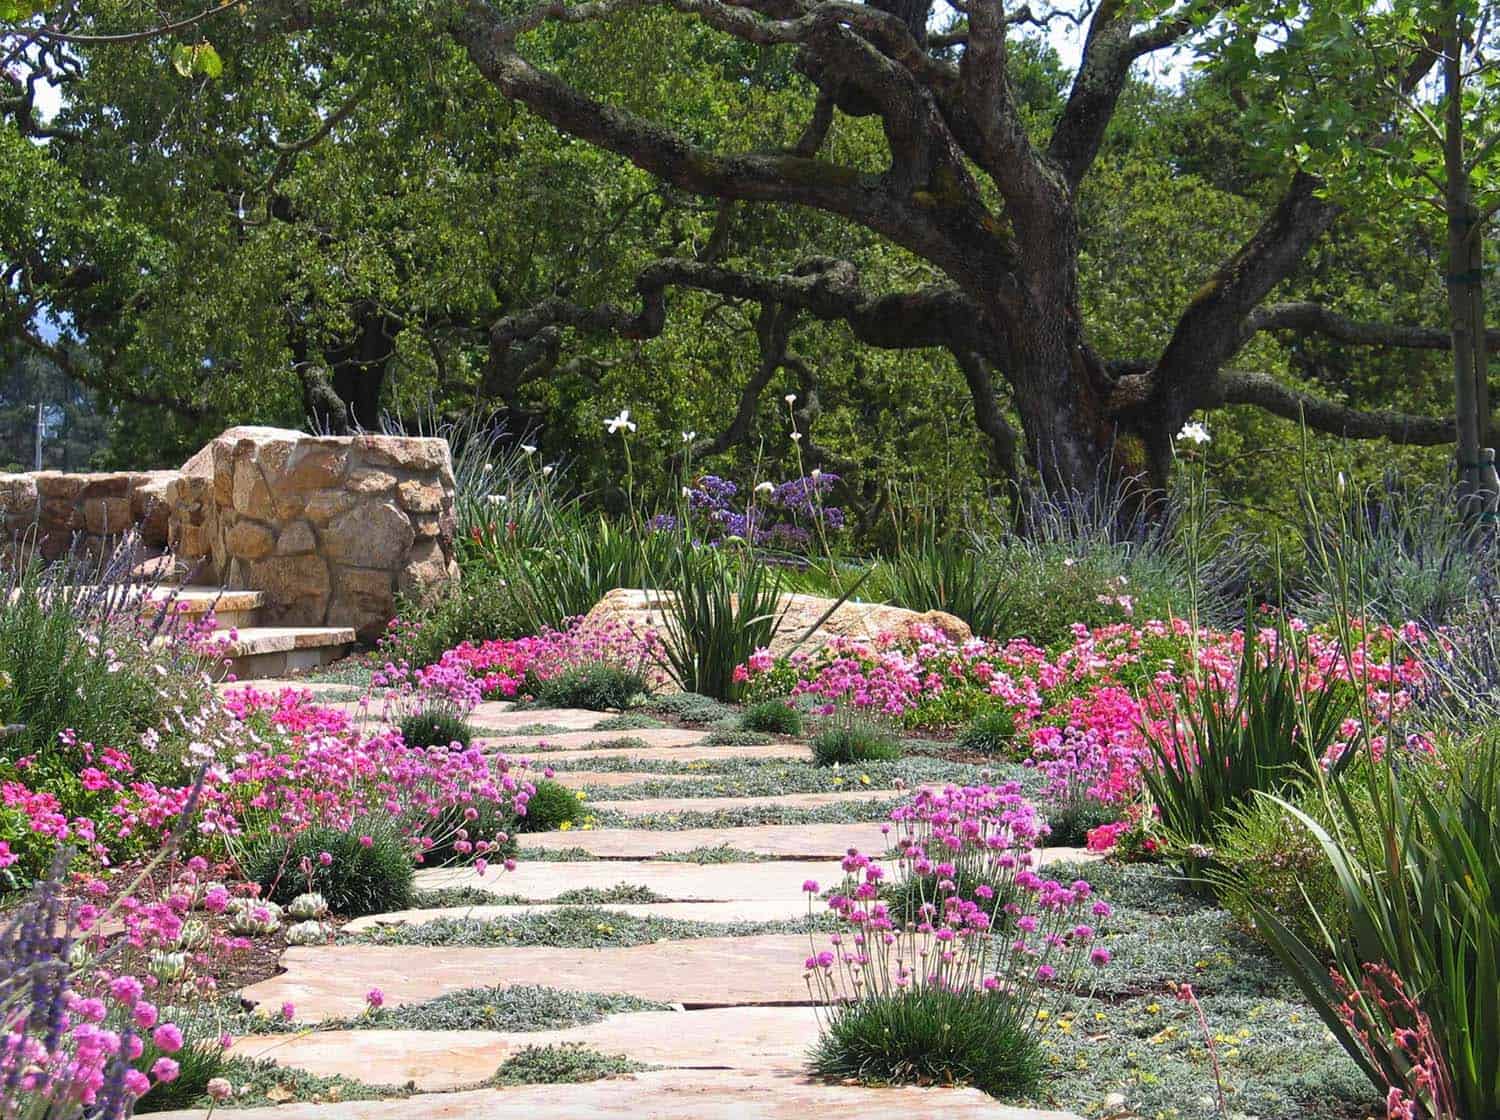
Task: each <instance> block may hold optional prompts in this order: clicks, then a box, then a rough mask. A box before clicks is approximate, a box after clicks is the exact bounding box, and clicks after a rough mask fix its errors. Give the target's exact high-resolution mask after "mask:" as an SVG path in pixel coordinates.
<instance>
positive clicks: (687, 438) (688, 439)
mask: <svg viewBox="0 0 1500 1120" xmlns="http://www.w3.org/2000/svg"><path fill="white" fill-rule="evenodd" d="M697 438H698V433H697V432H683V433H682V442H683V443H692V442H693V440H695V439H697Z"/></svg>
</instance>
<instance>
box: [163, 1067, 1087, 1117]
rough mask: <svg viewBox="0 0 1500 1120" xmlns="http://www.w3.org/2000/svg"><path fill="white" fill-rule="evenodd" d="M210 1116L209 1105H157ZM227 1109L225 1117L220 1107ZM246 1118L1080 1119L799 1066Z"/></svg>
mask: <svg viewBox="0 0 1500 1120" xmlns="http://www.w3.org/2000/svg"><path fill="white" fill-rule="evenodd" d="M153 1115H154V1118H155V1120H202V1118H203V1117H205V1116H207V1115H208V1113H207V1112H206V1111H205V1110H203V1109H189V1110H185V1111H180V1112H158V1113H154V1114H153ZM219 1115H224V1114H223V1113H220V1114H219ZM234 1116H236V1117H243V1118H244V1120H578V1118H580V1117H588V1118H589V1120H809V1117H829V1116H858V1117H859V1118H860V1120H928V1118H930V1117H935V1116H941V1117H943V1120H1078V1118H1077V1117H1076V1116H1074V1115H1073V1114H1072V1113H1068V1112H1052V1111H1043V1110H1038V1109H1027V1108H1016V1107H1013V1106H1011V1105H1004V1104H1001V1103H1000V1102H998V1101H996V1100H995V1099H994V1098H992V1097H988V1096H986V1095H985V1094H984V1093H981V1092H980V1091H979V1090H978V1089H942V1088H932V1089H924V1088H916V1087H913V1086H904V1087H901V1088H871V1087H867V1086H863V1085H827V1084H823V1083H821V1082H814V1081H810V1080H809V1079H807V1078H806V1077H804V1076H802V1075H800V1074H794V1073H781V1072H770V1073H767V1072H761V1071H745V1070H660V1071H657V1072H651V1073H637V1074H631V1075H629V1076H627V1077H618V1078H609V1079H606V1080H602V1081H589V1082H585V1083H583V1084H575V1085H521V1086H515V1087H513V1088H508V1089H475V1090H470V1091H468V1092H462V1093H429V1094H424V1095H420V1096H414V1097H407V1098H405V1099H397V1100H384V1101H344V1102H340V1103H338V1104H312V1103H300V1104H284V1105H277V1106H275V1107H272V1108H252V1109H236V1110H235V1111H234Z"/></svg>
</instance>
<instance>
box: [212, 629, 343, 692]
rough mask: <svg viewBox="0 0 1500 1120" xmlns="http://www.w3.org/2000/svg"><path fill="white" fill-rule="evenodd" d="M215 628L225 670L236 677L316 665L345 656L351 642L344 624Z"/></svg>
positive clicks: (277, 673) (270, 674)
mask: <svg viewBox="0 0 1500 1120" xmlns="http://www.w3.org/2000/svg"><path fill="white" fill-rule="evenodd" d="M229 634H230V631H229V630H216V631H214V637H215V638H222V639H224V641H225V645H224V656H225V657H226V658H227V659H228V660H229V665H228V672H231V673H233V674H234V675H235V677H236V678H237V679H238V680H262V679H264V678H267V677H279V676H281V675H282V674H284V673H293V672H299V671H301V670H305V669H317V668H320V667H321V666H324V665H328V664H330V663H331V662H334V661H337V660H338V659H339V658H341V657H343V656H345V655H346V654H347V653H348V652H349V649H350V647H351V646H353V645H354V631H353V630H352V629H350V628H349V627H347V626H250V627H246V628H245V629H242V630H236V631H234V635H235V636H234V637H233V638H232V639H231V638H230V637H229Z"/></svg>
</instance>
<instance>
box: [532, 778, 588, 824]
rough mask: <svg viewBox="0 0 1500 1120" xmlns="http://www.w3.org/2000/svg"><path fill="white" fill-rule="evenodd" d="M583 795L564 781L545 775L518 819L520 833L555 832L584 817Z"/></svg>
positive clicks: (537, 784)
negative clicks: (580, 795)
mask: <svg viewBox="0 0 1500 1120" xmlns="http://www.w3.org/2000/svg"><path fill="white" fill-rule="evenodd" d="M583 817H584V811H583V798H581V797H579V796H578V794H576V793H575V792H573V791H572V790H571V789H569V788H568V787H567V786H565V785H563V784H562V783H561V782H554V781H553V780H552V779H550V778H543V779H542V780H541V781H539V782H537V783H536V792H535V793H534V794H532V796H531V799H530V800H529V801H527V802H526V812H525V813H524V814H522V815H521V816H520V817H519V818H517V820H516V831H517V832H554V831H556V830H557V829H559V828H561V827H562V826H563V825H564V824H568V825H572V824H574V823H575V822H578V821H581V820H583Z"/></svg>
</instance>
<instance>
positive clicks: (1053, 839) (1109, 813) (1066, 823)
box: [1046, 798, 1120, 848]
mask: <svg viewBox="0 0 1500 1120" xmlns="http://www.w3.org/2000/svg"><path fill="white" fill-rule="evenodd" d="M1046 817H1047V824H1048V826H1049V827H1050V828H1051V829H1052V831H1051V833H1050V834H1049V835H1048V837H1047V841H1048V843H1050V844H1052V845H1054V846H1056V847H1062V848H1081V847H1083V846H1084V845H1085V844H1086V843H1087V842H1088V835H1089V833H1090V832H1092V831H1093V830H1094V829H1096V828H1098V827H1099V826H1100V825H1105V824H1112V823H1113V822H1115V821H1117V820H1118V819H1119V817H1120V809H1119V807H1118V806H1113V805H1106V804H1104V803H1103V802H1102V801H1095V800H1093V799H1092V798H1080V799H1077V800H1072V801H1065V802H1063V803H1061V804H1058V805H1048V806H1047V807H1046Z"/></svg>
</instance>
